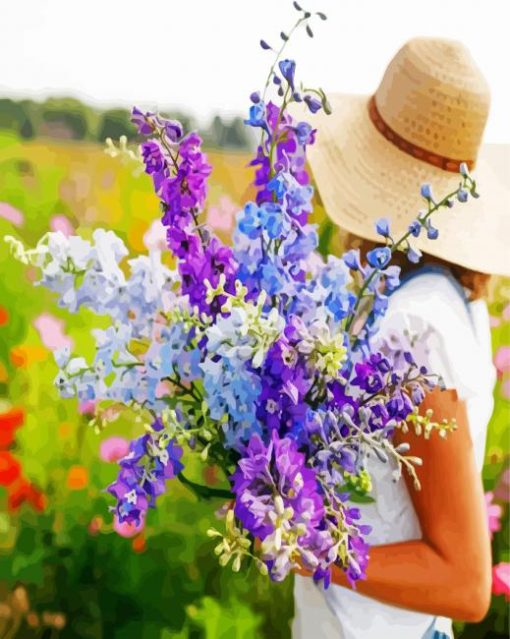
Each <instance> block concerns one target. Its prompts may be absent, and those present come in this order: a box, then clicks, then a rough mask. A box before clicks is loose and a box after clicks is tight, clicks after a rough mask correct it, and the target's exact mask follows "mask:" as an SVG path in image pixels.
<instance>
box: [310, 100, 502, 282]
mask: <svg viewBox="0 0 510 639" xmlns="http://www.w3.org/2000/svg"><path fill="white" fill-rule="evenodd" d="M368 100H369V98H368V97H367V96H353V95H335V96H330V102H331V106H332V114H331V115H326V114H325V113H323V112H322V111H321V112H320V113H318V114H317V115H316V116H314V117H313V119H312V124H313V126H314V128H317V129H318V131H317V139H316V143H315V144H314V145H313V146H311V147H309V151H308V161H309V164H310V167H311V170H312V173H313V177H314V181H315V184H316V186H317V188H318V190H319V193H320V196H321V199H322V201H323V203H324V206H325V208H326V211H327V213H328V215H329V217H330V218H331V219H332V220H333V221H334V222H336V223H337V224H338V225H339V226H341V227H342V228H344V229H345V230H347V231H349V232H350V233H354V234H356V235H359V236H361V237H364V238H367V239H371V240H380V239H381V238H380V236H378V235H377V234H376V232H375V228H374V222H375V220H377V219H378V218H380V217H388V218H389V219H390V221H391V229H392V235H393V236H394V237H395V238H398V237H400V236H401V235H402V234H403V233H404V232H405V231H406V230H407V227H408V225H409V223H410V222H411V221H412V220H413V219H414V218H416V215H417V213H418V212H419V211H420V210H423V209H424V205H425V203H424V200H423V198H422V197H421V196H420V187H421V185H422V184H425V183H430V184H431V186H432V189H433V192H434V193H435V194H436V195H437V197H438V198H439V197H441V198H442V197H444V196H445V195H447V194H448V193H450V192H452V191H454V190H455V189H456V188H457V187H458V185H459V181H460V176H459V175H458V174H457V173H452V172H449V171H444V170H442V169H439V168H437V167H435V166H432V165H430V164H428V163H426V162H423V161H422V160H418V159H416V158H414V157H412V156H410V155H409V154H407V153H405V152H403V151H401V150H400V149H399V148H397V147H396V146H394V145H393V144H391V143H390V142H389V141H388V140H386V138H385V137H384V136H383V135H382V134H381V133H380V132H379V131H378V130H377V129H376V128H375V126H374V124H373V123H372V121H371V120H370V117H369V114H368ZM307 119H310V118H307ZM473 176H474V178H475V179H476V182H477V190H478V192H479V193H480V197H479V198H478V199H473V198H470V199H469V201H468V202H467V203H465V204H461V203H459V202H456V204H455V206H454V207H453V208H452V209H446V208H445V209H443V210H442V211H440V212H438V213H437V215H435V222H434V225H435V226H436V227H437V228H438V229H439V237H438V239H436V240H428V239H427V238H426V237H420V238H417V239H416V240H414V241H413V245H414V246H416V247H418V248H419V249H420V250H422V251H424V252H427V253H429V254H431V255H434V256H436V257H440V258H442V259H444V260H447V261H449V262H453V263H455V264H458V265H460V266H464V267H466V268H469V269H472V270H475V271H480V272H482V273H490V274H495V275H506V276H510V251H509V250H508V242H509V239H510V210H509V208H510V191H509V184H510V145H498V144H489V145H484V146H483V147H482V149H481V150H480V153H479V156H478V159H477V163H476V167H475V169H474V170H473Z"/></svg>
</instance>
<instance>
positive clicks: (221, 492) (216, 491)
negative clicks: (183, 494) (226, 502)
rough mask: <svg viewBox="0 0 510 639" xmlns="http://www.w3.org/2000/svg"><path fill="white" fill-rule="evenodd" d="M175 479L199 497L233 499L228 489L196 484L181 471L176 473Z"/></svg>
mask: <svg viewBox="0 0 510 639" xmlns="http://www.w3.org/2000/svg"><path fill="white" fill-rule="evenodd" d="M177 479H178V480H179V481H180V482H181V484H184V485H185V486H187V487H188V488H189V489H190V490H191V492H192V493H194V494H195V495H196V496H197V497H198V498H199V499H205V500H209V499H212V498H213V497H218V498H221V499H234V495H232V493H231V492H230V491H229V490H226V489H224V488H211V487H209V486H203V485H202V484H197V483H195V482H194V481H191V479H188V478H187V477H185V476H184V475H183V474H182V473H179V474H178V475H177Z"/></svg>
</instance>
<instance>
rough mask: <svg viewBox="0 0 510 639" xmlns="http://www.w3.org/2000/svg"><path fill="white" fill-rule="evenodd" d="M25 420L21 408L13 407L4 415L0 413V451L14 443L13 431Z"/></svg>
mask: <svg viewBox="0 0 510 639" xmlns="http://www.w3.org/2000/svg"><path fill="white" fill-rule="evenodd" d="M24 420H25V411H24V410H23V409H22V408H18V407H13V408H11V409H9V410H8V411H6V412H5V413H0V449H5V448H7V447H8V446H10V445H11V444H12V443H14V431H15V430H16V429H17V428H19V427H20V426H21V425H22V424H23V422H24Z"/></svg>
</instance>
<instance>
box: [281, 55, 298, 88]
mask: <svg viewBox="0 0 510 639" xmlns="http://www.w3.org/2000/svg"><path fill="white" fill-rule="evenodd" d="M278 66H279V67H280V73H281V74H282V76H283V77H284V78H285V80H287V82H288V83H289V85H290V88H291V89H292V91H294V74H295V72H296V63H295V62H294V60H280V62H279V63H278Z"/></svg>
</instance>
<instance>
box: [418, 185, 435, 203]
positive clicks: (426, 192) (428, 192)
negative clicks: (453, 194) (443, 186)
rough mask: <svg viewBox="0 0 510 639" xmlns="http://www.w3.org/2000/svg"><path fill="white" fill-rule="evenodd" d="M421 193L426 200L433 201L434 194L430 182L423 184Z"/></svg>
mask: <svg viewBox="0 0 510 639" xmlns="http://www.w3.org/2000/svg"><path fill="white" fill-rule="evenodd" d="M420 193H421V196H422V197H424V198H425V199H426V200H430V201H432V200H433V199H434V198H433V196H432V189H431V187H430V184H422V186H421V189H420Z"/></svg>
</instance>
